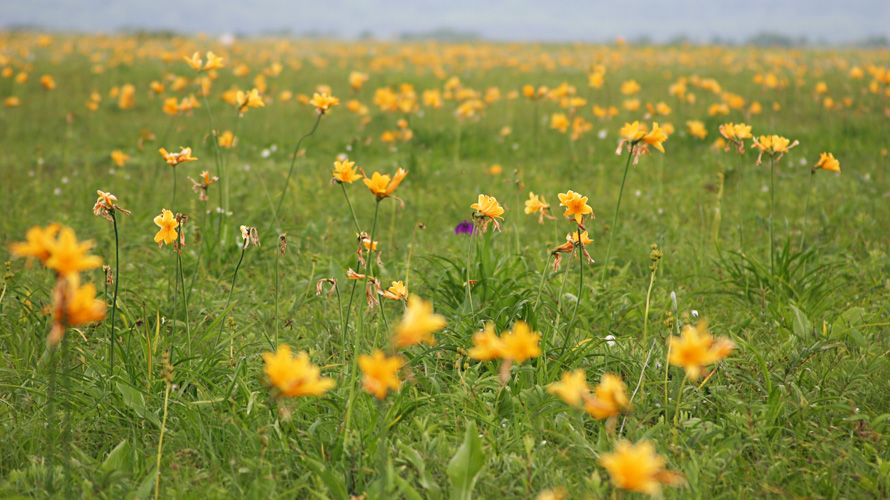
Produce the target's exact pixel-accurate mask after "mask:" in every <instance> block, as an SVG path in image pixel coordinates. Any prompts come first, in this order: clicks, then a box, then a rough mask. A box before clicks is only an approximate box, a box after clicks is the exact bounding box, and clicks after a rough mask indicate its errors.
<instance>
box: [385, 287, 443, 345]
mask: <svg viewBox="0 0 890 500" xmlns="http://www.w3.org/2000/svg"><path fill="white" fill-rule="evenodd" d="M444 327H445V317H444V316H442V315H440V314H435V313H434V312H433V304H432V303H430V302H426V301H424V300H422V299H421V298H419V297H418V296H416V295H411V296H410V297H408V306H407V307H406V308H405V315H404V316H402V322H401V323H399V325H398V326H397V327H396V331H395V333H394V334H393V345H394V346H396V347H408V346H412V345H417V344H421V343H425V344H429V345H436V339H435V337H433V334H434V333H436V332H438V331H439V330H441V329H442V328H444Z"/></svg>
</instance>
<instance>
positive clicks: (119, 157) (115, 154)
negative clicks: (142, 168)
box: [111, 149, 130, 168]
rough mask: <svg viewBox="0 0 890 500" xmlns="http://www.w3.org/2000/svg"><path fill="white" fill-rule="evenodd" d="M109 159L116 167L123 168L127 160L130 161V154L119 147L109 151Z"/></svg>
mask: <svg viewBox="0 0 890 500" xmlns="http://www.w3.org/2000/svg"><path fill="white" fill-rule="evenodd" d="M111 161H113V162H114V164H115V165H117V166H118V167H121V168H123V167H125V166H127V162H128V161H130V155H128V154H125V153H124V152H123V151H121V150H120V149H116V150H114V151H112V152H111Z"/></svg>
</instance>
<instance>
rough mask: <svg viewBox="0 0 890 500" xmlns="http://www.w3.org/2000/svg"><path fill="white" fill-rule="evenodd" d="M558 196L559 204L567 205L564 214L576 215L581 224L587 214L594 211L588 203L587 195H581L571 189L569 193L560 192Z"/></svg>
mask: <svg viewBox="0 0 890 500" xmlns="http://www.w3.org/2000/svg"><path fill="white" fill-rule="evenodd" d="M558 197H559V206H561V207H566V211H565V213H564V214H563V215H564V216H566V217H571V216H573V215H574V216H575V222H576V223H578V224H579V225H580V224H581V221H582V219H583V218H584V216H585V215H587V214H592V213H593V209H592V208H590V206H589V205H588V204H587V197H586V196H581V195H580V194H578V193H576V192H574V191H569V192H568V193H559V195H558Z"/></svg>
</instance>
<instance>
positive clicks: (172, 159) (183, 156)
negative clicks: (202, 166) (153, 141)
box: [158, 148, 197, 167]
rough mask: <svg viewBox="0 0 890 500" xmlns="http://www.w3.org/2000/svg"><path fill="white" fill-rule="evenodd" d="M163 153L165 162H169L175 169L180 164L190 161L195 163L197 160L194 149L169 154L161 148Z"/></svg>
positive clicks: (182, 149)
mask: <svg viewBox="0 0 890 500" xmlns="http://www.w3.org/2000/svg"><path fill="white" fill-rule="evenodd" d="M158 152H159V153H161V156H163V157H164V161H166V162H167V164H168V165H170V166H173V167H175V166H176V165H179V164H180V163H185V162H189V161H195V160H197V158H195V157H194V156H192V148H180V151H179V152H178V153H169V152H167V150H166V149H164V148H161V149H159V150H158Z"/></svg>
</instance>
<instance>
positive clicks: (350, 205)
mask: <svg viewBox="0 0 890 500" xmlns="http://www.w3.org/2000/svg"><path fill="white" fill-rule="evenodd" d="M339 184H340V187H341V188H343V196H345V197H346V204H347V205H348V206H349V213H351V214H352V222H353V224H355V230H356V232H358V233H361V232H362V230H361V229H360V228H359V226H358V218H357V217H356V216H355V210H354V209H353V208H352V202H351V201H349V193H348V192H347V191H346V185H345V184H343V183H342V182H340V183H339Z"/></svg>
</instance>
